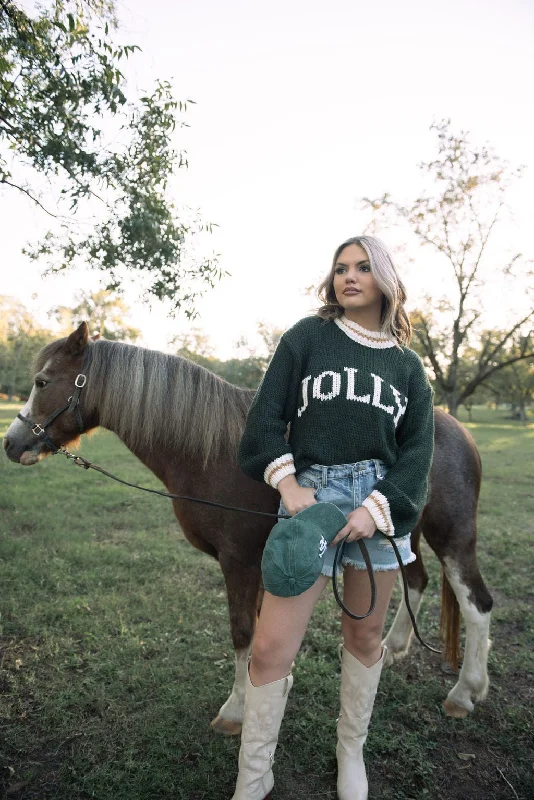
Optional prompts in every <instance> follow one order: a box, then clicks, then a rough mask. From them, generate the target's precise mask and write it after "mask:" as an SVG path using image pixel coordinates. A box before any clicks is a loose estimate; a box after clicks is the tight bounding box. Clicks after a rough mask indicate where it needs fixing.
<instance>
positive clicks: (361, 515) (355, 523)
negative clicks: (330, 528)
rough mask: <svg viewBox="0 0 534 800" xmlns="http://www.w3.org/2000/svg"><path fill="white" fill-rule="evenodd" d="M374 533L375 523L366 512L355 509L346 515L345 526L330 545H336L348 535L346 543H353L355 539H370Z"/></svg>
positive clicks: (362, 509)
mask: <svg viewBox="0 0 534 800" xmlns="http://www.w3.org/2000/svg"><path fill="white" fill-rule="evenodd" d="M375 531H376V525H375V521H374V519H373V518H372V516H371V515H370V513H369V512H368V511H367V509H366V508H364V507H363V506H361V507H360V508H355V509H354V511H351V512H350V514H347V524H346V525H345V527H344V528H342V529H341V530H340V531H339V533H338V534H337V535H336V536H335V537H334V538H333V539H332V541H331V542H330V545H336V544H338V542H340V541H341V540H342V539H344V538H345V536H347V534H348V538H347V542H355V541H357V539H370V538H371V536H373V535H374V532H375Z"/></svg>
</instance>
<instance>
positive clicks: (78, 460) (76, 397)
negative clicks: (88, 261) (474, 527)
mask: <svg viewBox="0 0 534 800" xmlns="http://www.w3.org/2000/svg"><path fill="white" fill-rule="evenodd" d="M91 358H92V354H91V348H90V347H88V348H87V350H86V354H85V356H84V361H83V364H82V372H80V373H79V374H78V375H77V376H76V379H75V381H74V392H73V394H72V395H71V396H70V397H69V398H68V400H67V402H66V403H65V405H64V406H61V408H57V409H56V410H55V411H53V412H52V413H51V414H50V415H49V416H48V417H47V418H46V419H45V420H43V421H42V422H40V423H34V422H32V420H30V419H29V418H27V417H23V416H22V414H20V413H19V414H17V417H18V419H20V420H22V422H24V424H25V425H27V426H28V427H29V428H30V430H31V432H32V433H33V434H34V436H37V437H38V438H39V439H40V440H41V441H42V442H44V443H45V444H46V446H47V447H48V448H49V449H50V450H51V451H52V454H53V455H57V454H58V453H60V454H61V455H64V456H66V457H67V458H68V459H69V460H71V461H72V463H73V464H75V465H76V466H78V467H83V469H94V470H96V472H100V473H101V474H102V475H106V476H107V477H108V478H112V479H113V480H114V481H117V482H118V483H122V484H123V485H124V486H130V487H132V488H133V489H139V490H140V491H142V492H149V493H150V494H157V495H159V496H160V497H168V498H170V499H171V500H188V501H190V502H192V503H201V504H202V505H206V506H212V507H215V508H223V509H226V510H227V511H239V512H242V513H244V514H255V515H257V516H261V517H272V518H274V519H289V515H287V514H272V513H270V512H268V511H253V510H252V509H250V508H239V507H237V506H227V505H223V504H222V503H215V502H214V501H213V500H202V499H200V498H199V497H187V496H185V495H180V494H171V493H170V492H162V491H159V490H158V489H148V488H147V487H146V486H138V485H137V484H135V483H129V482H128V481H125V480H122V478H119V477H117V476H116V475H113V473H111V472H108V471H107V470H105V469H103V467H99V466H98V464H93V463H92V462H91V461H89V460H88V459H87V458H84V457H83V456H79V455H76V454H74V453H71V452H69V450H67V448H66V447H63V446H58V445H56V443H55V442H53V441H52V439H51V438H50V437H49V436H48V434H47V433H46V428H47V427H48V426H49V425H51V424H52V423H53V422H54V420H56V419H57V418H58V417H59V416H60V415H61V414H63V413H64V412H65V411H67V412H68V413H72V414H74V416H75V417H76V422H77V424H78V429H79V431H80V433H83V432H84V430H85V425H84V422H83V418H82V415H81V413H80V409H79V404H80V395H81V393H82V389H83V388H84V386H85V385H86V383H87V373H88V371H89V366H90V363H91ZM378 533H380V534H382V536H384V537H385V538H386V539H387V540H388V542H389V543H390V544H391V545H392V547H393V550H394V552H395V556H396V557H397V562H398V564H399V568H400V573H401V579H402V586H403V592H404V602H405V604H406V609H407V611H408V614H409V616H410V620H411V622H412V626H413V631H414V634H415V636H416V638H417V639H418V640H419V642H420V643H421V644H422V645H423V647H426V648H427V650H431V651H432V652H433V653H441V650H438V649H436V648H435V647H432V646H431V645H429V644H427V643H426V642H425V641H424V640H423V639H422V638H421V636H420V634H419V630H418V628H417V623H416V620H415V615H414V613H413V611H412V608H411V606H410V602H409V599H408V580H407V578H406V571H405V569H404V564H403V563H402V556H401V554H400V553H399V549H398V547H397V543H396V542H395V540H394V539H393V538H392V537H391V536H387V535H386V534H385V533H382V531H378ZM346 540H347V537H346V536H345V538H344V539H342V540H341V541H340V542H339V543H338V545H337V547H336V554H335V557H334V569H333V573H332V587H333V590H334V597H335V598H336V602H337V604H338V605H339V607H340V608H341V609H342V611H343V612H344V613H345V614H347V615H348V616H349V617H351V619H355V620H362V619H366V618H367V617H369V616H370V615H371V614H372V613H373V611H374V610H375V606H376V596H377V591H376V582H375V576H374V572H373V566H372V564H371V559H370V557H369V551H368V550H367V545H366V544H365V540H364V539H359V540H358V545H359V547H360V551H361V554H362V558H363V560H364V562H365V566H366V568H367V573H368V575H369V582H370V584H371V601H370V604H369V610H368V611H367V613H365V614H361V615H360V614H354V613H353V612H352V611H350V610H349V609H348V608H347V606H346V605H345V604H344V602H343V600H342V599H341V595H340V593H339V588H338V568H339V566H340V565H341V560H342V557H343V552H344V549H345V545H346V543H347V542H346Z"/></svg>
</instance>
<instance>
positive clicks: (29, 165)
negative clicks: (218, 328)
mask: <svg viewBox="0 0 534 800" xmlns="http://www.w3.org/2000/svg"><path fill="white" fill-rule="evenodd" d="M0 23H1V24H0V188H3V189H4V190H15V191H19V192H22V193H23V194H24V195H26V196H27V197H28V198H30V200H32V201H33V202H34V203H36V204H37V205H38V206H39V207H40V208H41V209H42V210H43V213H47V214H48V215H50V216H51V217H54V218H55V227H54V229H53V230H51V231H49V232H48V233H47V234H46V236H45V238H44V240H43V241H41V242H40V243H39V244H37V245H33V246H30V247H29V248H27V249H26V253H27V254H28V255H29V256H30V257H31V258H33V259H42V260H43V261H44V263H46V265H47V267H48V270H49V271H51V272H57V271H60V270H64V269H67V268H69V267H72V266H73V265H76V263H81V262H83V263H85V264H87V265H89V267H91V268H93V269H95V270H98V271H100V272H101V273H102V275H103V276H104V278H105V282H106V286H107V288H108V289H113V290H116V289H118V288H120V285H121V282H122V281H123V280H124V279H125V277H132V275H135V276H136V278H137V279H141V284H142V285H143V287H144V290H145V292H146V293H147V294H148V295H149V296H152V297H157V298H170V300H171V302H172V305H173V307H174V308H175V309H178V308H181V309H183V310H184V311H185V313H186V314H187V315H188V316H191V315H194V304H195V298H196V297H197V296H198V294H200V293H201V291H202V290H203V289H204V288H205V287H207V286H213V285H214V283H215V281H216V280H218V279H219V278H220V277H221V271H220V270H219V268H218V267H217V263H216V261H215V260H211V259H202V258H197V257H195V250H194V244H195V242H196V241H197V239H198V234H200V233H201V232H203V231H209V230H211V226H210V225H206V224H204V223H203V222H202V220H201V219H200V217H199V215H198V214H197V213H194V212H192V211H190V210H187V209H182V211H181V213H180V216H181V218H180V219H179V218H178V217H177V214H176V209H175V207H174V205H173V203H172V202H171V200H170V199H169V197H168V184H169V180H170V178H171V177H172V175H173V173H174V171H175V170H177V169H182V168H185V167H187V159H186V156H185V153H184V152H176V151H175V150H174V149H173V146H172V136H173V133H174V131H175V129H176V127H177V125H178V126H182V125H185V122H184V121H178V120H177V118H176V115H177V113H178V112H185V111H186V109H187V105H188V103H190V102H193V101H187V102H179V103H178V102H177V101H176V100H174V98H173V95H172V91H171V86H170V84H169V83H168V82H166V81H159V82H158V83H157V84H156V86H155V88H154V89H153V91H152V92H151V93H147V94H146V95H145V96H143V97H141V98H140V99H139V100H138V101H137V103H135V104H134V103H132V102H128V99H127V95H126V81H125V78H124V75H123V74H122V72H121V70H120V65H121V60H125V59H127V58H128V57H130V56H131V55H132V54H133V53H135V51H136V50H137V49H138V48H137V47H136V46H135V45H116V44H114V43H113V40H112V33H113V31H114V29H115V28H116V25H117V22H116V16H115V6H114V2H113V0H49V2H48V5H47V6H42V7H40V8H39V10H38V12H36V13H35V15H33V16H31V15H30V14H29V13H27V12H26V11H24V10H23V9H22V8H21V7H20V6H19V5H18V4H16V3H14V2H10V0H0ZM106 134H107V138H108V139H109V140H110V142H112V143H107V142H106ZM8 153H9V158H8ZM44 180H46V182H50V183H51V185H52V186H53V189H54V194H55V202H56V206H57V208H54V210H52V209H51V208H50V207H48V203H46V202H45V200H44V199H43V196H42V192H41V191H40V185H41V183H43V181H44ZM65 212H67V214H68V216H65ZM88 215H90V220H91V223H90V225H89V228H87V217H88Z"/></svg>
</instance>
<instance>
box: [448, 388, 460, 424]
mask: <svg viewBox="0 0 534 800" xmlns="http://www.w3.org/2000/svg"><path fill="white" fill-rule="evenodd" d="M447 407H448V409H449V414H450V415H451V417H454V418H455V419H458V396H457V395H456V394H448V395H447Z"/></svg>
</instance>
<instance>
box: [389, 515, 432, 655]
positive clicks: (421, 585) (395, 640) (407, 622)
mask: <svg viewBox="0 0 534 800" xmlns="http://www.w3.org/2000/svg"><path fill="white" fill-rule="evenodd" d="M420 542H421V527H420V525H417V526H416V528H414V531H413V533H412V551H413V552H414V553H415V555H416V557H417V558H416V560H415V561H413V562H412V563H411V564H408V565H407V566H406V567H405V570H406V580H407V582H408V600H409V603H410V606H411V608H412V611H413V613H414V615H415V617H417V612H418V610H419V606H420V605H421V599H422V597H423V592H424V591H425V589H426V585H427V583H428V574H427V571H426V569H425V565H424V563H423V558H422V556H421V547H420ZM399 580H400V579H399ZM401 585H402V584H401ZM412 636H413V627H412V621H411V619H410V616H409V614H408V610H407V608H406V603H405V600H404V596H403V598H402V600H401V603H400V605H399V608H398V611H397V614H396V616H395V619H394V620H393V624H392V626H391V628H390V629H389V631H388V634H387V636H386V637H385V639H384V641H383V643H382V644H383V645H385V646H387V648H388V652H387V657H386V661H385V665H386V666H389V665H391V664H392V663H393V661H395V659H397V658H402V657H403V656H405V655H406V654H407V653H408V650H409V649H410V642H411V639H412Z"/></svg>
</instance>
